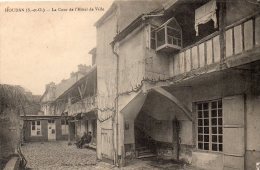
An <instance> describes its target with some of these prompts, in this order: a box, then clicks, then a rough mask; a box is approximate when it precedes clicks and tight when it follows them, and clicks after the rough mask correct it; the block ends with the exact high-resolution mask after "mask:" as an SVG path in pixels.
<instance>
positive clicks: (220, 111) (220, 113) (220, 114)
mask: <svg viewBox="0 0 260 170" xmlns="http://www.w3.org/2000/svg"><path fill="white" fill-rule="evenodd" d="M218 117H222V109H219V110H218Z"/></svg>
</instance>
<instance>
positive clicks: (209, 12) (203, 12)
mask: <svg viewBox="0 0 260 170" xmlns="http://www.w3.org/2000/svg"><path fill="white" fill-rule="evenodd" d="M210 20H213V21H214V27H215V28H217V26H218V21H217V2H216V0H211V1H210V2H208V3H206V4H205V5H203V6H201V7H200V8H198V9H196V10H195V30H196V35H197V36H198V35H199V28H198V27H199V25H200V24H205V23H207V22H209V21H210Z"/></svg>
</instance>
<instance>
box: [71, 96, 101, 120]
mask: <svg viewBox="0 0 260 170" xmlns="http://www.w3.org/2000/svg"><path fill="white" fill-rule="evenodd" d="M96 108H97V102H96V96H92V97H86V98H84V99H82V100H80V101H78V102H76V103H74V104H71V105H70V106H69V107H68V115H69V116H75V115H76V114H78V113H87V112H90V111H93V110H95V109H96Z"/></svg>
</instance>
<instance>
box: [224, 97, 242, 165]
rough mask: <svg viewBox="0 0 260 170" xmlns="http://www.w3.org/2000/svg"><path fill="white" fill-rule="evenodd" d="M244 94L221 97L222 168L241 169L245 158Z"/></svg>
mask: <svg viewBox="0 0 260 170" xmlns="http://www.w3.org/2000/svg"><path fill="white" fill-rule="evenodd" d="M244 105H245V104H244V96H243V95H239V96H231V97H226V98H224V99H223V111H224V121H223V125H224V126H223V152H224V160H223V163H224V170H243V169H244V159H245V106H244Z"/></svg>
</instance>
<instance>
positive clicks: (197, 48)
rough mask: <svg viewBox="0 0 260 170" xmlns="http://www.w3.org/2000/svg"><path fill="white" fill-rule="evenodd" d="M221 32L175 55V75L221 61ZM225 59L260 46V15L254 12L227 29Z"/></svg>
mask: <svg viewBox="0 0 260 170" xmlns="http://www.w3.org/2000/svg"><path fill="white" fill-rule="evenodd" d="M219 37H220V36H219V32H215V33H213V34H211V35H209V36H207V37H205V38H203V39H202V40H200V41H198V42H197V43H195V44H193V45H192V46H188V47H186V48H184V49H182V50H181V51H180V52H179V53H178V54H177V55H175V56H174V59H173V60H174V61H173V65H172V66H171V67H173V69H171V70H173V75H174V76H175V75H180V74H183V73H187V72H190V71H192V70H196V69H198V68H202V67H205V66H208V65H212V64H214V63H220V59H221V52H220V39H219ZM224 46H225V49H226V50H225V56H224V57H223V58H224V59H227V58H230V57H232V56H235V55H239V54H241V53H244V52H246V51H248V50H252V49H254V48H255V47H257V46H260V16H259V13H257V14H253V15H251V16H248V17H246V18H244V19H243V20H240V21H239V22H236V23H234V24H232V25H230V26H227V27H226V29H225V44H224Z"/></svg>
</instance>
